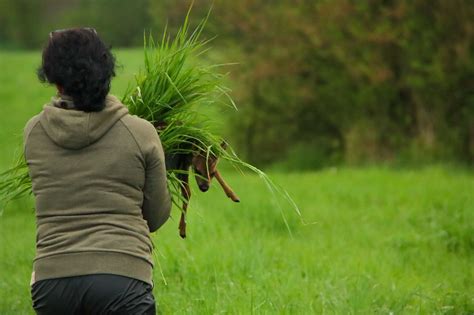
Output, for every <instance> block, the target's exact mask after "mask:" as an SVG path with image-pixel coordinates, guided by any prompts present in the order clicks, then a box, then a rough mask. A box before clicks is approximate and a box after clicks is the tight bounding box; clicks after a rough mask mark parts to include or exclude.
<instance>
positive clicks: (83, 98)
mask: <svg viewBox="0 0 474 315" xmlns="http://www.w3.org/2000/svg"><path fill="white" fill-rule="evenodd" d="M37 74H38V78H39V80H40V81H41V82H48V83H52V84H56V85H58V86H60V87H62V89H63V93H64V94H66V95H68V96H70V97H72V99H73V102H74V106H75V108H76V109H78V110H82V111H85V112H98V111H101V110H102V109H103V108H104V107H105V97H106V96H107V94H108V93H109V91H110V81H111V80H112V77H114V76H115V57H114V55H112V53H111V51H110V47H107V46H106V45H105V43H104V42H103V41H102V40H101V39H100V37H99V36H98V35H97V32H96V31H95V30H94V29H90V28H72V29H67V30H61V31H55V32H51V33H50V38H49V41H48V42H47V44H46V46H45V47H44V49H43V59H42V64H41V66H40V67H39V69H38V72H37Z"/></svg>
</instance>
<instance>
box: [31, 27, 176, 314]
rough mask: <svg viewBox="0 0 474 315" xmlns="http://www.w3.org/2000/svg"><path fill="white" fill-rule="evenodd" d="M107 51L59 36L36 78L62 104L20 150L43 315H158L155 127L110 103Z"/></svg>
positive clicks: (159, 208)
mask: <svg viewBox="0 0 474 315" xmlns="http://www.w3.org/2000/svg"><path fill="white" fill-rule="evenodd" d="M114 65H115V60H114V57H113V55H112V54H111V52H110V50H109V49H108V48H107V47H106V45H105V44H104V42H103V41H102V40H101V39H100V38H99V36H98V35H97V33H96V31H95V30H94V29H90V28H81V29H79V28H76V29H68V30H60V31H55V32H52V33H51V34H50V38H49V41H48V42H47V44H46V46H45V48H44V50H43V59H42V65H41V67H40V68H39V70H38V77H39V79H40V80H41V81H42V82H47V83H50V84H54V85H56V87H57V89H58V96H57V97H55V98H53V99H52V101H51V103H50V104H47V105H45V106H44V108H43V111H42V112H41V113H40V114H38V115H37V116H35V117H33V118H32V119H31V120H30V121H29V122H28V123H27V125H26V127H25V132H24V143H25V147H24V151H25V157H26V160H27V163H28V167H29V174H30V177H31V180H32V184H33V193H34V196H35V205H36V218H37V220H36V223H37V239H36V257H35V259H34V263H33V274H32V289H31V291H32V300H33V308H34V309H35V311H36V312H37V314H155V301H154V298H153V295H152V286H153V283H152V268H153V262H152V258H151V252H152V248H153V244H152V241H151V239H150V237H149V233H150V232H154V231H156V230H157V229H158V228H159V227H160V226H161V225H163V223H165V221H166V220H167V219H168V217H169V213H170V208H171V201H170V195H169V192H168V189H167V185H166V171H165V164H164V157H163V149H162V146H161V142H160V139H159V137H158V135H157V133H156V130H155V128H154V127H153V125H152V124H150V123H149V122H147V121H145V120H143V119H141V118H138V117H136V116H131V115H130V114H128V110H127V108H126V107H124V105H123V104H121V103H120V101H119V100H118V99H117V98H116V97H115V96H113V95H110V94H108V93H109V90H110V81H111V79H112V77H113V76H114V75H115V72H114Z"/></svg>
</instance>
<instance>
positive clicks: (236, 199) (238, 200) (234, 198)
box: [232, 197, 240, 202]
mask: <svg viewBox="0 0 474 315" xmlns="http://www.w3.org/2000/svg"><path fill="white" fill-rule="evenodd" d="M232 201H233V202H240V199H239V198H238V197H233V198H232Z"/></svg>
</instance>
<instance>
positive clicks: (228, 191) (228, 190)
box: [214, 169, 240, 202]
mask: <svg viewBox="0 0 474 315" xmlns="http://www.w3.org/2000/svg"><path fill="white" fill-rule="evenodd" d="M214 177H215V178H216V179H217V181H218V182H219V184H220V185H221V187H222V189H224V192H225V194H226V195H227V197H229V198H230V199H232V201H234V202H240V199H239V197H237V195H236V194H235V193H234V192H233V191H232V188H230V186H229V185H227V183H226V182H225V180H224V178H222V175H221V173H219V171H218V170H217V169H216V171H215V173H214Z"/></svg>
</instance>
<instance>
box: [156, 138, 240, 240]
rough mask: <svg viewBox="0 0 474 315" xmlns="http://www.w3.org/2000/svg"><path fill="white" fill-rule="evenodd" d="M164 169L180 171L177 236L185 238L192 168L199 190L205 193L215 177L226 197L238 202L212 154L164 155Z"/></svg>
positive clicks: (178, 174) (199, 152)
mask: <svg viewBox="0 0 474 315" xmlns="http://www.w3.org/2000/svg"><path fill="white" fill-rule="evenodd" d="M221 145H222V147H223V148H224V149H226V147H227V144H226V143H225V142H223V143H222V144H221ZM165 157H166V168H167V169H168V170H171V171H174V170H177V171H180V172H176V177H177V178H178V179H179V180H180V181H181V194H182V196H183V208H182V212H181V218H180V220H179V235H180V236H181V237H182V238H185V237H186V211H187V209H188V203H189V200H190V199H191V189H190V187H189V170H190V168H191V167H192V169H193V171H194V174H195V178H196V182H197V185H198V187H199V190H201V191H202V192H206V191H207V190H208V189H209V186H210V185H211V181H212V179H213V178H214V177H215V178H216V179H217V181H218V182H219V184H220V185H221V187H222V189H223V190H224V192H225V194H226V195H227V197H229V198H230V199H232V201H234V202H240V200H239V197H237V195H236V194H235V193H234V192H233V190H232V188H230V186H229V185H228V184H227V183H226V182H225V180H224V178H223V177H222V175H221V174H220V173H219V170H218V169H217V163H218V161H219V158H218V157H217V156H215V155H214V154H212V153H211V154H206V152H202V151H201V150H199V149H197V150H196V151H195V152H192V153H175V154H169V155H168V154H166V153H165Z"/></svg>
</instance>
